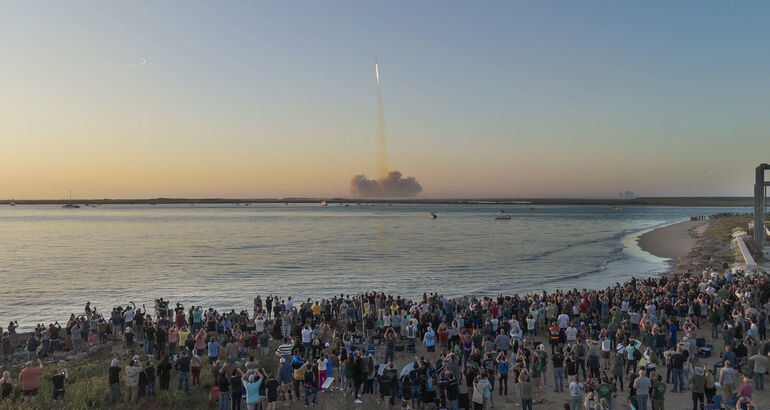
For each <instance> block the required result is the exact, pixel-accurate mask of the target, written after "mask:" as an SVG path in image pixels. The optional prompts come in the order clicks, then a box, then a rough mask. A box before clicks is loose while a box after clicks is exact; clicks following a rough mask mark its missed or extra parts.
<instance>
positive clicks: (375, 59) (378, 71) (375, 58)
mask: <svg viewBox="0 0 770 410" xmlns="http://www.w3.org/2000/svg"><path fill="white" fill-rule="evenodd" d="M374 77H375V78H376V79H377V85H380V67H379V66H378V65H377V54H375V55H374Z"/></svg>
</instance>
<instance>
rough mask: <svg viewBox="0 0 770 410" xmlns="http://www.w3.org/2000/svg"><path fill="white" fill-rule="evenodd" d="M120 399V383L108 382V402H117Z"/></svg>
mask: <svg viewBox="0 0 770 410" xmlns="http://www.w3.org/2000/svg"><path fill="white" fill-rule="evenodd" d="M119 401H120V383H112V384H110V404H117V403H118V402H119Z"/></svg>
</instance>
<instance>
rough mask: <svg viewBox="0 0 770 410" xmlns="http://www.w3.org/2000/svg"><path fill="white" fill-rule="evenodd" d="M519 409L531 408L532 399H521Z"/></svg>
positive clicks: (529, 409)
mask: <svg viewBox="0 0 770 410" xmlns="http://www.w3.org/2000/svg"><path fill="white" fill-rule="evenodd" d="M521 410H532V399H521Z"/></svg>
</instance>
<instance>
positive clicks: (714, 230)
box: [706, 215, 753, 242]
mask: <svg viewBox="0 0 770 410" xmlns="http://www.w3.org/2000/svg"><path fill="white" fill-rule="evenodd" d="M752 219H753V216H752V215H738V216H727V217H724V218H719V219H717V220H716V221H715V222H714V223H713V224H712V225H710V226H709V228H708V230H707V231H706V233H707V234H709V235H711V236H713V237H715V238H717V239H720V240H721V241H723V242H729V241H730V240H732V234H733V233H734V232H736V231H739V230H743V231H745V230H747V229H748V226H749V221H751V220H752Z"/></svg>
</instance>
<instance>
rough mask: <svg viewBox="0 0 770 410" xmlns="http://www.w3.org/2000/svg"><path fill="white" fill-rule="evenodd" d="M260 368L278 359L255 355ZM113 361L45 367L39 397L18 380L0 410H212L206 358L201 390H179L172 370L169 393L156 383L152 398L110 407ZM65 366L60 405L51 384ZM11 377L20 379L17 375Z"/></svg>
mask: <svg viewBox="0 0 770 410" xmlns="http://www.w3.org/2000/svg"><path fill="white" fill-rule="evenodd" d="M256 358H257V360H258V361H259V362H260V365H261V366H262V367H264V368H265V369H266V370H267V371H268V372H272V373H274V372H276V371H277V366H278V359H277V358H276V357H274V355H272V354H268V355H267V357H263V356H262V355H261V354H257V355H256ZM112 359H113V357H112V356H110V355H109V354H107V353H105V354H98V355H92V356H90V357H89V358H88V359H86V360H85V361H81V362H70V363H52V364H45V368H44V371H43V374H42V375H41V376H40V387H39V389H38V395H37V397H36V398H35V399H34V400H32V401H28V402H25V401H23V400H22V399H21V392H20V391H19V385H18V379H15V382H14V392H13V394H12V396H11V397H12V398H11V400H7V399H6V400H3V401H0V410H27V409H65V410H70V409H72V410H76V409H78V410H79V409H104V408H115V409H143V410H148V409H179V410H182V409H185V410H187V409H209V406H208V403H209V392H210V391H211V386H212V385H213V382H214V379H213V376H212V375H211V366H209V363H208V359H207V358H203V367H202V368H201V376H200V384H201V388H200V389H193V388H191V389H190V393H189V394H186V393H184V391H179V390H177V389H176V387H177V384H176V383H178V376H177V373H176V371H174V370H172V373H171V381H170V383H169V387H170V389H169V390H166V391H161V390H160V388H159V384H158V383H159V382H158V380H156V382H155V391H156V394H155V396H153V397H149V398H148V397H145V398H143V399H142V400H140V401H139V402H137V403H132V404H125V403H122V404H121V405H118V406H112V407H111V406H110V404H109V399H108V397H109V396H108V395H109V383H108V379H107V372H108V369H109V365H110V361H111V360H112ZM126 361H127V360H126V359H121V365H124V366H125V364H126ZM62 365H66V367H67V371H68V373H69V377H68V378H67V380H66V381H65V383H64V388H65V392H66V393H65V395H64V399H60V400H59V401H57V402H54V401H53V387H52V384H51V375H52V374H53V373H54V372H55V371H58V370H59V369H61V367H62ZM12 376H14V377H17V376H18V373H13V372H12ZM123 381H124V379H123V376H121V393H122V394H123V395H125V386H124V385H123Z"/></svg>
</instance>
